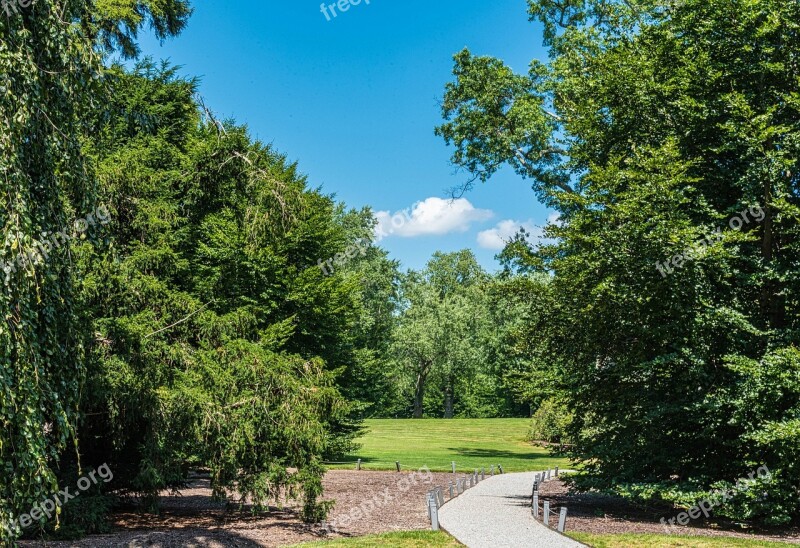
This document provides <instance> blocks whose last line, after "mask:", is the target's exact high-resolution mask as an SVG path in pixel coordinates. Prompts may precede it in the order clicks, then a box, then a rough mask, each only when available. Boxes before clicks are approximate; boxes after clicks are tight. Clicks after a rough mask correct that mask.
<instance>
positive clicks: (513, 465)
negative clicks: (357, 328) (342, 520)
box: [331, 419, 569, 474]
mask: <svg viewBox="0 0 800 548" xmlns="http://www.w3.org/2000/svg"><path fill="white" fill-rule="evenodd" d="M530 424H531V422H530V419H452V420H443V419H371V420H367V421H365V426H366V427H367V428H368V431H367V433H366V435H365V436H364V437H363V438H361V439H360V440H359V443H361V444H362V447H361V449H360V450H359V451H358V452H357V453H356V454H354V455H350V456H348V458H347V459H346V460H347V463H346V464H336V465H331V468H350V469H352V468H354V467H355V462H356V460H357V459H358V458H360V459H361V466H362V468H364V469H368V470H394V469H395V462H396V461H399V462H400V464H401V466H402V467H403V470H418V469H419V468H422V467H423V466H427V467H428V468H429V469H430V470H433V471H438V472H449V471H450V470H451V464H450V463H451V462H452V461H455V462H456V466H457V470H458V471H459V472H472V471H473V470H475V469H476V468H477V469H480V468H481V467H485V468H486V473H487V474H488V473H489V466H491V465H493V464H494V465H498V464H500V465H502V466H503V470H504V471H506V472H527V471H531V470H543V469H546V468H548V467H550V468H554V467H556V466H559V467H561V468H566V467H567V466H568V464H569V462H568V461H567V460H566V459H562V458H557V457H552V456H550V453H549V451H548V450H547V449H545V448H543V447H534V446H533V445H531V444H530V443H529V442H528V441H527V440H526V438H527V435H528V430H529V429H530Z"/></svg>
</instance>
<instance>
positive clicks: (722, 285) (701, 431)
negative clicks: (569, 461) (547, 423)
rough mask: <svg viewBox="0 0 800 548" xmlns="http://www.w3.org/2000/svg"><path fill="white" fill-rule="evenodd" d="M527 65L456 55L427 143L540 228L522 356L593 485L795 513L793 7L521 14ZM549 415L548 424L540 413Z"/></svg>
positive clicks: (609, 5) (690, 3) (525, 259)
mask: <svg viewBox="0 0 800 548" xmlns="http://www.w3.org/2000/svg"><path fill="white" fill-rule="evenodd" d="M529 15H530V17H531V19H532V20H534V21H537V22H539V23H540V24H541V25H542V26H543V28H544V30H545V43H546V45H547V47H548V48H549V60H548V61H547V62H543V61H539V60H534V61H532V63H531V66H530V70H529V72H528V73H526V74H516V73H514V72H513V71H512V70H511V69H510V68H509V67H507V66H506V65H504V64H503V62H502V61H500V60H498V59H494V58H491V57H479V56H474V55H472V54H471V53H470V52H469V51H468V50H464V51H463V52H461V53H459V54H458V55H457V56H456V58H455V69H454V76H455V78H454V81H453V82H452V83H451V84H449V85H448V86H447V89H446V91H445V98H444V101H443V116H444V119H445V122H444V124H443V125H442V126H441V127H439V128H438V130H437V131H438V133H439V134H440V135H442V136H443V137H444V139H445V140H446V141H447V142H448V143H450V144H452V145H453V146H454V148H455V152H454V155H453V161H454V163H455V164H456V165H458V166H459V167H462V168H464V169H465V170H467V171H469V172H470V173H471V174H472V175H473V177H474V180H480V181H486V180H488V179H489V178H490V177H491V176H492V175H493V174H494V173H495V172H496V170H498V169H499V168H500V167H501V166H503V165H507V166H510V167H511V168H512V169H514V170H515V171H516V172H517V173H518V174H519V175H520V176H522V177H524V178H526V179H528V180H529V181H531V182H532V186H533V190H534V192H535V194H536V196H537V197H538V198H539V199H540V200H541V201H542V202H543V203H545V204H547V205H548V206H550V207H552V208H553V209H555V210H556V211H557V212H558V213H559V214H560V219H559V221H558V222H556V223H554V224H552V225H551V226H550V227H549V228H548V230H547V232H546V235H547V236H548V237H549V238H551V239H552V240H553V242H552V243H551V244H548V245H542V246H537V247H532V246H531V245H529V244H528V242H527V241H526V239H525V238H524V237H522V236H520V237H518V238H517V239H516V240H515V241H514V242H513V243H511V245H509V246H508V247H507V248H506V250H505V251H504V252H503V254H502V258H503V260H504V262H505V266H506V271H507V273H508V275H509V276H510V277H511V278H512V279H513V277H514V275H515V274H524V275H530V274H532V273H539V274H540V275H543V276H546V277H547V278H548V280H549V281H548V283H546V284H543V285H541V286H539V289H540V290H541V289H544V291H538V292H537V293H531V295H535V296H536V298H538V299H541V300H542V301H543V302H544V303H546V304H544V305H543V306H540V307H539V313H538V314H534V315H533V316H532V317H531V318H530V319H529V320H528V321H526V322H525V323H526V325H525V329H526V331H527V334H528V336H523V337H522V338H520V339H519V345H520V348H521V349H522V350H524V351H525V352H526V354H527V355H528V356H529V358H530V359H531V361H532V363H533V362H536V358H537V357H538V363H540V364H542V365H544V366H545V367H546V369H547V371H549V372H550V373H549V374H546V375H545V376H544V377H545V378H548V379H549V380H550V381H551V382H553V383H554V384H553V386H555V387H556V388H557V390H556V392H555V393H554V394H553V397H552V401H551V402H549V403H548V407H547V408H545V409H544V411H543V413H548V414H550V415H551V416H557V417H563V418H566V419H568V420H566V421H565V423H564V424H562V430H563V431H562V432H560V433H551V435H553V436H557V435H562V434H563V435H564V436H566V437H568V438H569V440H570V441H571V442H572V443H574V445H573V446H572V453H571V456H572V457H573V458H574V460H575V462H576V463H577V464H579V465H580V467H581V469H582V470H583V472H582V473H581V474H580V475H579V476H578V477H577V478H576V479H575V480H574V485H575V486H576V487H578V488H581V489H593V488H596V489H601V490H609V491H613V492H616V493H620V494H623V495H625V496H629V497H632V498H636V499H640V500H646V501H653V500H656V501H659V500H660V501H668V502H675V503H678V504H681V505H682V506H684V507H686V508H688V507H691V506H692V505H693V504H695V503H696V502H697V501H699V500H703V499H705V498H707V497H708V496H709V493H710V492H711V491H712V490H714V489H716V488H733V487H734V484H736V482H737V479H738V478H748V477H753V475H754V472H755V471H756V470H757V469H759V468H761V467H766V469H768V470H769V471H770V474H768V475H767V476H766V477H761V475H759V477H758V478H753V479H748V480H745V481H744V484H743V485H739V484H736V487H737V490H738V492H739V493H738V494H737V495H736V497H734V499H733V500H732V501H730V502H727V503H726V504H724V505H722V506H720V507H719V508H716V509H715V510H714V514H715V515H716V516H718V517H728V518H733V519H734V520H737V521H743V520H746V521H760V522H763V523H770V524H785V523H788V522H790V521H792V520H797V519H798V518H799V517H800V498H798V485H800V351H798V344H800V316H798V312H800V306H799V305H800V261H798V257H800V101H799V100H798V99H800V67H798V63H797V55H798V52H799V51H800V32H798V31H799V30H800V29H799V28H798V21H800V17H799V16H800V5H799V4H797V3H786V2H778V1H773V0H761V1H757V2H745V1H740V0H686V1H680V2H671V1H665V2H659V1H655V2H654V1H650V0H625V1H619V2H616V1H612V2H607V1H600V0H597V1H595V0H589V1H586V2H560V1H555V0H530V1H529ZM559 407H560V408H561V411H560V412H558V408H559Z"/></svg>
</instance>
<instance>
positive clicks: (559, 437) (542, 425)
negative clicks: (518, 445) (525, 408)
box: [531, 398, 572, 443]
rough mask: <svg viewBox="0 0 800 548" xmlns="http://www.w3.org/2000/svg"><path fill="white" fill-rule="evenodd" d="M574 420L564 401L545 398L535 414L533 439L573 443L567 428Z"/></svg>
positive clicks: (532, 430) (532, 431) (532, 428)
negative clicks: (568, 435)
mask: <svg viewBox="0 0 800 548" xmlns="http://www.w3.org/2000/svg"><path fill="white" fill-rule="evenodd" d="M571 422H572V414H571V413H570V412H569V411H568V410H567V408H566V406H565V405H564V404H563V403H560V402H558V401H557V400H555V399H553V398H550V399H547V400H544V401H543V402H542V404H541V405H540V406H539V409H537V410H536V413H534V414H533V419H532V424H531V440H533V441H546V442H548V443H571V442H570V440H569V438H568V437H567V428H568V427H569V425H570V423H571Z"/></svg>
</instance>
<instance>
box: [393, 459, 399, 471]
mask: <svg viewBox="0 0 800 548" xmlns="http://www.w3.org/2000/svg"><path fill="white" fill-rule="evenodd" d="M394 465H395V466H397V471H398V472H399V471H400V461H395V463H394Z"/></svg>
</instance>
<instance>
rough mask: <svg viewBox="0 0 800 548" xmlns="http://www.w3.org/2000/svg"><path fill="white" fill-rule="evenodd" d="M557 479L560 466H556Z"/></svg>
mask: <svg viewBox="0 0 800 548" xmlns="http://www.w3.org/2000/svg"><path fill="white" fill-rule="evenodd" d="M556 477H558V466H556Z"/></svg>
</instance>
